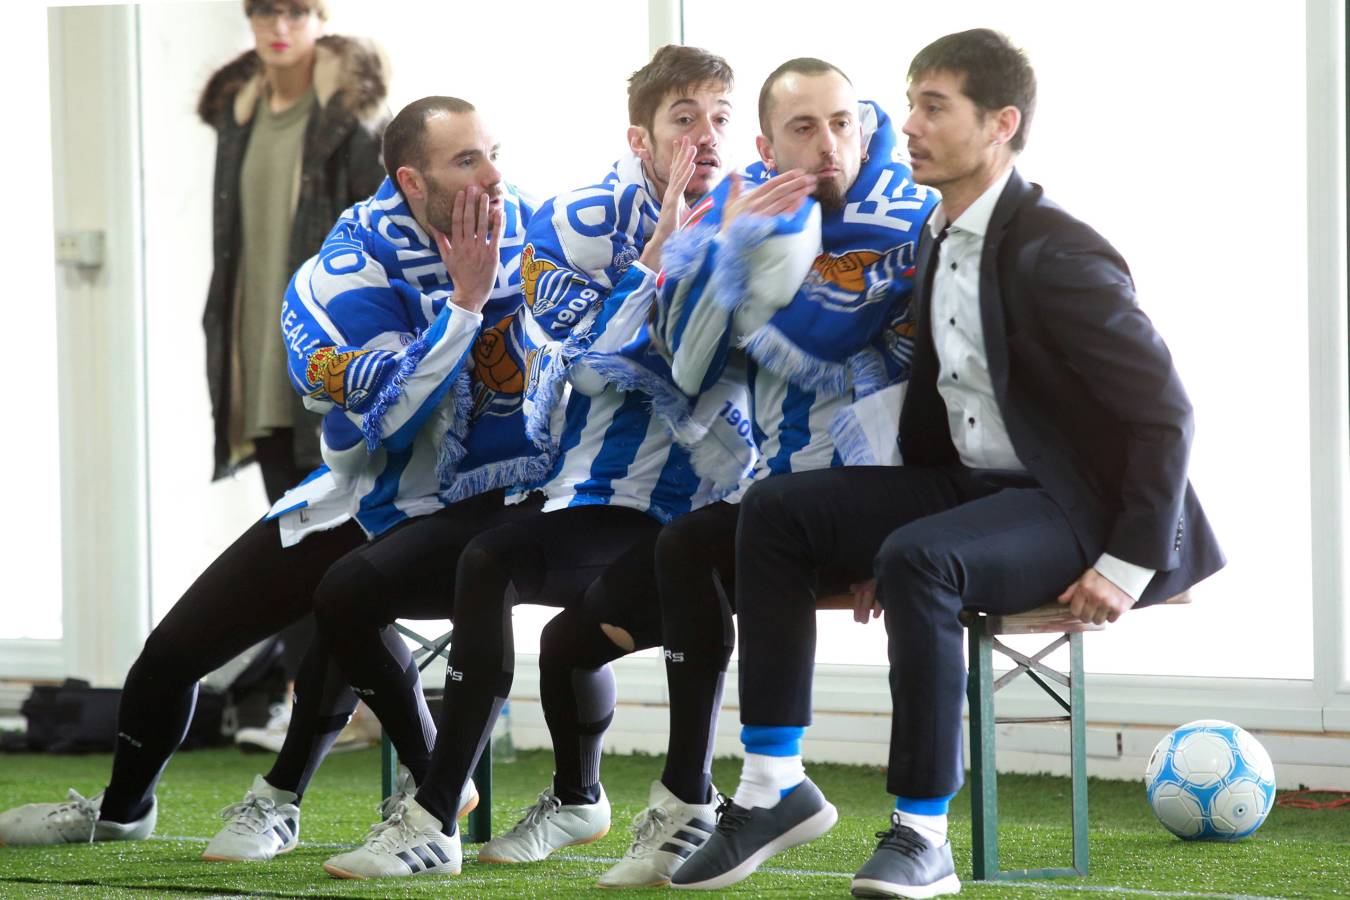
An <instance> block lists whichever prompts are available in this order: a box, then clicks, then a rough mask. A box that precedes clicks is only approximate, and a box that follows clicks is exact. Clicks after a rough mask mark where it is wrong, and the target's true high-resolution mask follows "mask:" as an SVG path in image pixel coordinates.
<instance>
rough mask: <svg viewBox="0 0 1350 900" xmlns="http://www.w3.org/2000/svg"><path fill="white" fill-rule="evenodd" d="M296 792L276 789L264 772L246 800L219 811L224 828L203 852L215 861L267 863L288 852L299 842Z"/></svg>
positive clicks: (298, 812)
mask: <svg viewBox="0 0 1350 900" xmlns="http://www.w3.org/2000/svg"><path fill="white" fill-rule="evenodd" d="M295 800H296V797H295V794H293V793H291V792H290V791H283V790H280V789H279V788H274V787H272V785H270V784H268V783H267V780H266V779H265V778H263V777H262V776H261V775H257V776H255V777H254V779H253V787H251V788H249V789H248V793H247V794H245V795H244V799H243V800H240V801H239V802H238V803H233V804H231V805H229V806H227V807H225V808H224V809H223V810H221V811H220V817H221V818H222V819H224V820H225V827H224V828H222V829H220V831H218V832H216V836H215V837H213V838H211V842H210V843H209V844H207V845H206V849H205V850H204V851H202V859H206V860H211V861H213V862H267V861H268V860H269V859H271V858H272V857H274V856H276V855H277V854H278V853H289V852H290V851H292V850H294V849H295V845H296V844H297V843H299V841H300V807H298V806H296V805H295Z"/></svg>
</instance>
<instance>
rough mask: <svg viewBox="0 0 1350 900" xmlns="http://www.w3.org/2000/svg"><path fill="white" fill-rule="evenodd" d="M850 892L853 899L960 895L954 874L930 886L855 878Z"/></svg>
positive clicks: (958, 884)
mask: <svg viewBox="0 0 1350 900" xmlns="http://www.w3.org/2000/svg"><path fill="white" fill-rule="evenodd" d="M852 890H853V896H855V897H910V898H913V900H924V898H926V897H938V896H941V895H943V894H959V893H961V880H960V879H959V878H957V877H956V874H955V873H952V874H951V875H948V876H946V877H945V878H939V879H938V880H937V881H935V882H933V883H932V884H894V883H892V882H889V881H881V880H880V879H877V878H855V879H853V885H852Z"/></svg>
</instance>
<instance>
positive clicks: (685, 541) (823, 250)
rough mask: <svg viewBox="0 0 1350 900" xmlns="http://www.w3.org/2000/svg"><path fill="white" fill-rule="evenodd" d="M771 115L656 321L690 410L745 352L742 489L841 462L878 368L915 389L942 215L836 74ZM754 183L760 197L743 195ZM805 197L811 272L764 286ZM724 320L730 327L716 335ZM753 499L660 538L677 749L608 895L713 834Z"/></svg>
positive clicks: (714, 205)
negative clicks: (934, 212) (921, 282)
mask: <svg viewBox="0 0 1350 900" xmlns="http://www.w3.org/2000/svg"><path fill="white" fill-rule="evenodd" d="M759 112H760V116H759V118H760V128H761V132H762V133H761V135H760V136H759V137H758V139H757V142H756V143H757V148H758V151H759V154H760V161H759V162H756V163H755V164H754V165H752V166H750V167H749V168H748V169H747V170H746V172H745V173H744V175H743V176H740V175H733V176H732V178H731V180H730V181H728V182H727V183H726V184H723V185H722V186H720V188H719V189H718V190H717V191H715V192H714V194H713V196H712V197H711V198H710V201H709V202H710V203H711V208H709V209H706V210H705V209H704V207H705V206H707V204H700V207H699V208H700V213H701V219H700V221H699V222H698V223H697V224H694V225H692V226H691V227H688V228H686V229H685V230H684V231H683V232H682V233H681V234H680V235H678V236H677V237H676V238H674V239H673V240H672V242H671V244H670V246H669V247H668V249H667V254H666V265H667V290H666V291H663V294H662V298H663V299H662V310H661V315H660V316H659V317H658V322H657V327H658V331H659V332H660V335H661V338H662V342H663V343H664V344H665V345H666V346H667V347H668V348H669V350H670V352H671V355H672V364H673V370H672V371H673V375H674V380H675V381H676V386H677V387H678V388H679V390H680V391H683V392H685V393H687V394H689V395H698V394H700V392H701V390H702V389H703V387H704V386H706V385H708V384H711V383H712V377H711V376H712V375H713V374H715V372H716V370H717V364H716V363H714V364H713V365H711V366H710V367H709V368H708V370H707V371H704V370H703V369H701V368H697V367H696V366H693V364H692V360H694V359H703V358H706V357H709V356H715V355H716V354H715V353H714V352H712V351H713V348H721V347H744V348H745V351H744V353H743V354H742V353H740V352H739V351H736V350H731V351H729V352H727V353H725V359H726V363H727V370H728V371H731V370H733V369H734V370H736V371H740V372H743V374H742V375H740V377H741V379H742V381H743V382H744V383H745V384H746V385H747V387H748V394H749V397H750V398H751V402H750V416H749V417H748V418H747V419H745V420H744V423H743V430H742V433H743V434H744V435H745V436H746V437H747V439H749V440H751V441H753V444H754V446H755V449H756V451H757V453H758V456H759V462H758V464H757V466H756V468H755V470H754V472H753V473H752V474H751V475H750V477H749V479H747V482H746V484H747V485H748V483H749V481H755V480H761V479H764V478H773V477H776V476H779V475H782V474H787V473H790V472H804V471H812V470H815V469H822V468H828V467H830V466H832V465H839V464H842V463H843V462H844V461H845V460H844V458H843V454H842V453H841V452H840V449H839V447H838V446H837V445H836V440H835V435H834V434H833V433H832V430H831V426H832V425H833V423H834V422H835V420H836V418H837V417H839V416H840V414H842V413H845V412H846V411H847V409H848V407H849V406H850V405H851V404H852V403H853V402H854V401H855V399H856V398H858V397H859V396H861V395H862V394H864V393H867V392H868V391H875V390H877V389H879V388H880V387H881V385H880V384H879V383H878V384H870V385H865V384H863V379H862V378H861V377H858V376H855V374H854V372H861V371H862V370H863V369H864V368H869V367H870V366H869V367H864V366H861V365H859V362H860V361H863V360H866V361H867V362H868V363H876V366H875V367H874V368H878V369H882V370H885V372H886V374H885V375H884V376H882V377H881V380H884V381H889V382H894V383H902V382H903V380H904V378H905V376H906V374H907V368H908V339H907V338H906V337H904V336H903V335H901V334H898V333H897V332H895V331H894V330H892V329H893V328H895V327H902V326H903V323H904V322H906V321H907V320H908V315H907V311H908V296H909V290H910V279H909V276H908V269H909V268H910V266H911V265H912V260H913V257H914V252H915V249H916V246H917V238H918V234H919V229H920V226H921V223H922V222H923V220H924V218H926V216H927V213H928V211H929V209H930V208H931V207H932V205H933V204H934V203H935V202H936V201H935V198H934V197H933V196H932V195H931V194H930V193H929V192H928V191H927V190H925V189H924V188H922V187H918V186H916V185H914V184H913V182H912V179H911V178H910V177H909V176H910V173H909V169H908V167H907V166H905V165H904V164H903V163H902V162H897V161H896V160H895V159H894V158H893V153H892V150H893V148H894V146H895V142H896V139H897V135H896V133H895V131H894V129H893V128H892V127H891V124H890V120H889V118H888V117H887V116H886V114H885V112H884V111H883V110H881V108H880V107H879V106H877V105H876V104H873V103H870V102H866V101H864V102H860V101H859V100H858V97H857V94H856V92H855V91H854V88H853V85H852V83H851V82H850V81H849V79H848V78H847V76H846V75H845V74H844V73H843V72H842V71H840V70H839V69H838V68H837V67H835V66H833V65H831V64H830V63H828V62H825V61H823V60H819V59H813V58H798V59H792V60H788V61H787V62H785V63H783V64H782V65H781V66H779V67H778V68H777V69H776V70H775V71H774V72H773V73H771V74H770V75H769V77H768V78H767V79H766V80H765V82H764V85H763V87H762V89H761V91H760V95H759ZM742 179H743V180H744V181H745V182H747V183H748V184H749V187H747V188H745V189H744V190H742V189H741V188H740V184H741V181H742ZM873 196H880V197H883V198H884V199H885V201H886V205H885V206H884V207H883V206H882V205H881V204H878V203H876V202H872V203H871V205H870V208H868V209H866V210H865V212H867V213H870V214H871V218H866V217H863V216H860V215H855V213H858V212H860V211H864V210H863V204H865V203H867V200H868V198H870V197H873ZM808 197H809V198H811V200H812V201H814V203H812V205H816V204H818V205H819V207H820V209H819V211H818V219H819V229H818V231H819V233H818V234H817V235H815V236H814V240H812V241H811V242H810V243H809V244H802V245H801V246H800V247H799V248H798V249H797V251H796V253H797V255H798V256H800V257H801V259H802V262H804V263H806V265H803V266H802V268H801V270H800V273H799V274H798V277H797V280H795V281H790V282H789V281H787V280H784V281H783V283H782V284H775V285H773V286H770V285H769V283H768V282H769V281H770V277H769V276H768V275H767V274H766V273H765V272H763V271H761V268H762V262H761V261H762V259H763V258H764V256H765V255H766V253H772V252H773V251H772V250H771V249H770V250H766V247H768V245H770V244H771V242H772V241H773V240H774V239H773V238H772V237H766V236H765V235H766V228H765V225H767V224H771V223H773V221H774V217H776V216H779V215H780V214H781V215H784V216H786V217H788V218H789V219H791V220H792V221H796V219H797V218H799V217H800V216H801V215H803V214H807V212H806V211H805V210H803V211H802V212H799V209H801V207H802V203H803V201H806V200H807V198H808ZM811 221H815V220H814V219H813V220H811ZM787 240H794V238H791V237H789V238H787ZM742 271H744V272H745V275H744V276H740V275H739V274H738V273H740V272H742ZM677 283H678V284H677ZM701 285H717V287H712V288H708V289H707V290H701V289H700V286H701ZM741 289H743V290H741ZM758 295H765V296H764V297H763V298H760V297H759V296H758ZM766 307H771V308H766ZM831 310H833V311H831ZM719 315H720V317H721V319H720V322H719V323H718V327H705V325H704V323H708V322H713V321H715V320H716V317H717V316H719ZM884 334H891V335H893V336H894V337H895V340H894V341H893V342H892V344H891V346H890V347H888V348H885V352H881V351H878V350H877V349H876V347H877V345H878V344H880V343H881V342H882V337H883V335H884ZM696 459H697V458H696ZM745 486H746V485H742V486H741V488H740V489H739V490H738V491H736V492H734V493H732V494H731V495H730V496H728V497H727V498H726V499H724V500H720V501H718V502H715V503H711V504H709V505H707V506H704V507H702V508H701V509H698V510H696V511H694V512H691V513H689V514H688V515H686V516H682V517H681V518H679V519H677V520H675V521H673V522H671V523H670V524H668V525H666V527H665V528H663V529H662V531H661V534H660V537H659V539H658V541H657V545H656V578H657V582H658V584H659V594H660V599H661V610H662V626H663V631H662V638H663V642H664V646H665V661H666V677H667V681H668V685H669V689H670V739H669V747H668V751H667V756H666V763H665V768H664V770H663V772H662V776H661V780H660V781H659V782H655V783H654V784H653V786H652V790H651V797H650V800H649V805H648V809H647V810H646V811H645V812H644V813H643V816H644V818H645V819H647V820H650V822H651V823H652V824H651V825H649V826H647V827H645V828H644V827H639V832H640V836H641V837H643V838H645V839H642V840H639V841H637V842H635V843H634V846H633V848H632V849H631V850H630V851H629V853H628V855H627V856H626V857H625V859H624V860H622V861H621V862H620V863H619V864H618V865H616V866H615V867H614V868H613V869H612V870H611V871H610V872H607V873H606V874H605V875H604V876H603V877H602V878H601V882H600V883H601V884H602V885H605V886H620V885H625V884H627V885H632V884H651V883H656V882H659V881H663V880H668V879H669V878H670V877H671V876H672V875H674V874H675V873H676V872H677V871H678V869H679V868H680V866H681V865H682V864H683V862H684V859H685V857H687V856H688V855H689V853H690V852H691V851H692V850H694V849H696V848H697V847H698V846H699V844H701V843H702V841H703V840H704V839H706V837H707V836H708V833H707V832H703V833H700V832H698V831H696V830H691V828H690V827H689V825H688V823H685V822H680V821H678V817H677V816H674V815H672V810H675V809H681V808H683V807H686V806H689V805H691V804H706V803H710V802H711V801H712V794H713V787H712V783H711V761H712V748H713V742H714V740H715V737H716V729H715V725H716V719H717V714H718V711H719V707H720V705H721V694H722V685H723V681H724V679H725V675H726V670H727V665H728V661H729V659H730V655H731V651H732V648H733V646H734V644H735V629H734V626H733V625H732V618H731V617H732V609H731V607H730V605H729V604H728V603H726V602H725V601H724V600H723V594H724V592H725V595H726V596H727V597H730V596H732V595H733V591H734V588H735V584H736V566H735V546H736V529H737V523H738V520H739V510H740V506H739V503H738V502H737V501H738V500H739V497H740V494H741V492H743V490H744V487H745ZM747 739H749V740H752V741H753V740H755V739H756V736H754V735H748V736H747ZM807 793H808V792H802V794H801V796H799V797H798V798H796V800H795V801H794V803H797V804H800V803H801V802H802V800H803V798H805V797H806V796H807ZM817 813H818V814H819V815H820V818H819V820H818V821H817V822H815V823H814V824H813V827H818V828H819V829H821V831H823V830H824V829H827V828H828V827H829V826H830V825H831V824H833V818H832V815H833V807H828V806H822V807H820V808H814V807H813V808H812V810H811V814H813V815H814V814H817ZM827 820H828V821H827ZM705 821H707V820H705ZM648 831H650V832H651V834H650V835H649V836H648V835H647V834H646V832H648ZM690 835H693V836H694V837H693V838H692V839H691V838H690V837H689V836H690ZM809 836H812V837H813V836H815V835H814V834H812V835H809ZM805 839H808V838H803V840H805Z"/></svg>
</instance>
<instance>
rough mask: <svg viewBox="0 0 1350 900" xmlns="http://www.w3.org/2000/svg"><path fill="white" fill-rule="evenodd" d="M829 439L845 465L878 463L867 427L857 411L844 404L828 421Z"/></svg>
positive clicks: (873, 464)
mask: <svg viewBox="0 0 1350 900" xmlns="http://www.w3.org/2000/svg"><path fill="white" fill-rule="evenodd" d="M830 439H831V440H833V441H834V448H835V450H837V451H838V453H839V458H840V459H841V460H843V463H844V465H846V466H875V465H880V463H879V461H878V460H877V458H876V455H875V454H874V453H873V452H872V442H871V441H869V440H868V439H867V429H865V428H864V427H863V424H862V422H861V420H859V418H858V411H857V409H855V408H854V407H852V406H846V407H844V408H843V409H841V410H839V412H837V413H835V414H834V420H833V421H831V422H830Z"/></svg>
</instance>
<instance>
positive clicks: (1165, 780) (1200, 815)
mask: <svg viewBox="0 0 1350 900" xmlns="http://www.w3.org/2000/svg"><path fill="white" fill-rule="evenodd" d="M1144 784H1145V785H1147V786H1148V802H1149V805H1151V806H1152V807H1153V812H1154V813H1155V814H1156V815H1157V816H1158V821H1159V822H1162V824H1163V827H1164V828H1166V829H1167V830H1168V831H1170V832H1172V833H1173V834H1175V835H1176V836H1177V837H1179V838H1182V839H1183V840H1188V841H1191V840H1202V841H1236V840H1241V839H1242V838H1245V837H1246V836H1247V835H1249V834H1251V833H1252V832H1253V831H1255V830H1256V829H1258V828H1260V827H1261V823H1262V822H1264V821H1265V820H1266V815H1267V814H1268V813H1269V812H1270V807H1271V806H1272V805H1273V804H1274V802H1275V766H1274V765H1272V764H1271V762H1270V754H1269V753H1267V752H1266V748H1265V747H1262V746H1261V744H1260V743H1259V742H1258V741H1257V740H1256V738H1254V737H1252V736H1251V735H1250V734H1248V733H1247V732H1246V731H1244V730H1242V729H1241V728H1239V727H1238V726H1236V725H1234V724H1232V723H1231V722H1223V721H1220V720H1218V719H1200V720H1198V721H1195V722H1188V723H1186V724H1185V725H1182V726H1181V727H1180V728H1177V729H1176V730H1175V731H1173V732H1172V733H1171V734H1169V735H1167V736H1166V737H1164V738H1163V739H1162V740H1161V741H1159V742H1158V746H1156V747H1154V748H1153V755H1152V756H1150V757H1149V758H1148V768H1147V769H1145V770H1144Z"/></svg>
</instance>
